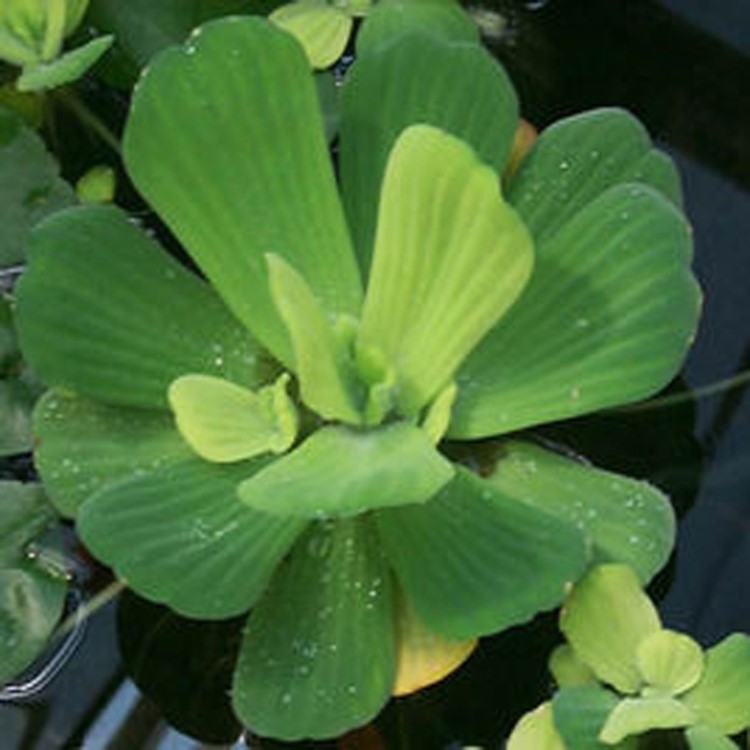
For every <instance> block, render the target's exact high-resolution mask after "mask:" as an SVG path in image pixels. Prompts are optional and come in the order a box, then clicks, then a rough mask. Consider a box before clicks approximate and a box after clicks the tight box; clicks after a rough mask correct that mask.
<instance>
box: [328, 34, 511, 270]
mask: <svg viewBox="0 0 750 750" xmlns="http://www.w3.org/2000/svg"><path fill="white" fill-rule="evenodd" d="M517 122H518V104H517V101H516V96H515V92H514V91H513V88H512V86H511V84H510V82H509V80H508V78H507V76H506V75H505V73H504V71H503V70H502V68H500V67H499V65H498V64H497V63H496V62H495V61H494V60H493V59H492V57H491V56H490V55H489V54H488V53H487V52H485V51H484V50H483V49H482V48H481V47H480V46H479V45H475V44H464V43H451V42H448V41H446V40H441V39H439V38H436V37H430V36H427V35H423V34H411V35H406V36H403V37H399V38H398V39H397V40H396V41H395V42H394V43H393V44H390V45H387V46H385V47H381V48H378V49H377V51H375V52H373V53H372V54H368V55H365V56H363V57H362V59H360V60H358V61H357V62H356V63H355V64H354V65H353V66H352V68H351V70H350V73H349V75H348V77H347V81H346V84H345V86H344V96H343V102H342V117H341V135H340V143H341V151H340V153H341V162H340V163H341V185H342V193H343V197H344V206H345V208H346V212H347V216H348V217H349V223H350V226H351V228H352V233H353V237H354V241H355V247H356V250H357V254H358V255H359V257H360V261H361V265H362V267H363V268H367V267H369V264H370V258H371V255H372V248H373V242H374V239H375V224H376V217H377V210H378V196H379V195H380V184H381V181H382V178H383V173H384V171H385V165H386V161H387V158H388V154H389V153H390V150H391V148H392V146H393V144H394V143H395V141H396V139H397V138H398V136H399V135H400V133H401V131H402V130H404V129H405V128H407V127H408V126H409V125H414V124H416V123H423V124H428V125H434V126H436V127H440V128H442V129H443V130H446V131H447V132H449V133H452V134H453V135H456V136H458V137H459V138H461V139H462V140H464V141H465V142H466V143H468V144H469V145H470V146H471V147H472V148H473V149H474V150H475V151H476V153H477V154H478V156H479V158H480V159H481V160H482V161H483V162H485V163H486V164H488V165H489V166H491V167H493V168H495V169H496V170H497V171H498V173H499V170H500V169H501V167H502V165H503V163H504V161H505V158H506V156H507V154H508V152H509V150H510V146H511V143H512V141H513V136H514V133H515V129H516V125H517Z"/></svg>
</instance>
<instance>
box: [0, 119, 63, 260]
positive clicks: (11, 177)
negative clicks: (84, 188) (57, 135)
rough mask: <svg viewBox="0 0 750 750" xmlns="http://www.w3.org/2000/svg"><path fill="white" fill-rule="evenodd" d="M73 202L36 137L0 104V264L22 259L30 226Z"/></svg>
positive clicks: (42, 145) (51, 159)
mask: <svg viewBox="0 0 750 750" xmlns="http://www.w3.org/2000/svg"><path fill="white" fill-rule="evenodd" d="M74 201H75V196H74V193H73V191H72V189H71V188H70V187H69V186H68V184H67V183H66V182H64V181H63V180H61V179H60V177H59V175H58V166H57V163H56V162H55V160H54V158H53V157H52V156H51V155H50V154H49V153H47V151H46V149H45V147H44V144H43V143H42V140H41V139H40V138H39V136H38V135H37V134H36V133H34V132H33V131H32V130H30V129H29V128H27V127H25V126H24V125H23V123H22V121H21V118H20V117H18V115H16V114H15V113H13V112H10V111H9V110H6V109H4V108H2V107H0V226H2V228H3V231H2V232H0V266H7V265H11V264H13V263H19V262H21V261H22V260H24V258H25V257H26V249H27V244H28V235H29V231H30V230H31V227H32V226H33V225H34V224H35V223H36V222H38V221H39V220H40V219H42V218H43V217H44V216H47V215H48V214H51V213H54V212H55V211H58V210H59V209H61V208H64V207H65V206H69V205H71V204H72V203H73V202H74Z"/></svg>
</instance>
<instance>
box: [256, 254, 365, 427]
mask: <svg viewBox="0 0 750 750" xmlns="http://www.w3.org/2000/svg"><path fill="white" fill-rule="evenodd" d="M266 262H267V264H268V276H269V282H270V288H271V296H272V298H273V301H274V304H275V305H276V309H277V310H278V312H279V315H280V316H281V319H282V320H283V321H284V324H285V325H286V327H287V330H288V332H289V338H290V340H291V342H292V351H293V352H294V364H295V369H296V372H297V378H298V379H299V384H300V391H301V393H302V400H303V401H304V402H305V404H306V405H307V406H309V407H310V408H311V409H313V410H314V411H316V412H317V413H318V414H320V416H321V417H324V418H325V419H331V420H341V421H343V422H349V423H351V424H359V423H360V422H361V421H362V418H361V416H360V414H359V411H358V410H357V408H356V406H355V404H354V400H353V397H352V393H351V390H350V388H351V385H350V383H347V378H346V374H345V372H344V367H345V361H344V354H345V352H341V351H340V346H339V342H338V341H337V340H336V336H335V335H334V331H333V328H332V326H331V321H329V320H328V319H327V318H326V314H325V312H324V310H323V307H322V306H321V304H320V302H319V301H318V299H317V298H316V297H315V295H314V293H313V291H312V290H311V289H310V287H309V286H308V284H307V282H306V281H305V279H304V278H302V276H301V275H300V274H299V273H297V271H296V270H295V269H294V268H292V267H291V266H290V265H289V263H287V262H286V261H285V260H283V258H281V257H280V256H278V255H267V256H266Z"/></svg>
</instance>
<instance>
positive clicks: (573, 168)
mask: <svg viewBox="0 0 750 750" xmlns="http://www.w3.org/2000/svg"><path fill="white" fill-rule="evenodd" d="M665 172H666V173H668V177H667V178H665V176H664V173H665ZM632 182H643V183H646V184H651V185H653V187H655V188H656V189H657V190H660V191H661V192H663V193H664V194H665V195H666V196H667V197H668V198H669V199H670V200H672V201H673V202H674V203H675V204H676V205H678V206H679V205H680V203H681V191H680V181H679V175H678V173H677V170H676V169H675V167H674V165H673V164H672V162H671V160H670V159H669V157H668V156H666V155H665V154H662V153H660V152H658V151H656V150H654V149H652V146H651V139H650V138H649V136H648V133H647V132H646V130H645V128H644V127H643V125H642V124H641V123H640V122H639V121H638V120H637V119H636V118H635V117H633V116H632V115H631V114H630V113H628V112H626V111H624V110H621V109H615V108H611V109H610V108H608V109H595V110H592V111H590V112H583V113H581V114H578V115H574V116H573V117H568V118H566V119H564V120H560V121H558V122H556V123H554V124H553V125H551V126H550V127H549V128H547V129H546V130H544V131H543V132H542V133H541V134H540V135H539V137H538V138H537V140H536V142H535V143H534V146H533V147H532V149H531V151H530V153H529V154H527V156H526V158H525V159H524V160H523V163H522V165H521V167H520V169H519V170H518V172H517V173H516V174H515V176H514V178H513V179H512V181H511V183H510V185H509V192H508V196H509V199H510V202H511V203H512V204H513V205H514V206H515V207H516V208H517V209H518V212H519V213H520V214H521V216H522V217H523V220H524V221H525V222H526V224H527V226H528V227H529V230H530V231H531V233H532V234H533V235H534V239H535V240H536V241H537V242H542V241H543V240H545V239H547V238H549V237H551V236H552V235H554V234H555V233H556V232H557V231H559V230H560V229H561V228H562V227H563V226H564V225H565V224H567V223H568V222H569V221H570V220H571V219H572V218H573V217H574V216H575V215H576V214H577V213H578V212H579V211H580V210H582V209H583V208H585V207H586V206H587V205H588V204H589V203H591V202H592V201H593V200H595V199H596V198H598V197H599V196H600V195H601V194H602V193H604V192H605V191H606V190H607V189H609V188H611V187H613V186H614V185H618V184H621V183H632Z"/></svg>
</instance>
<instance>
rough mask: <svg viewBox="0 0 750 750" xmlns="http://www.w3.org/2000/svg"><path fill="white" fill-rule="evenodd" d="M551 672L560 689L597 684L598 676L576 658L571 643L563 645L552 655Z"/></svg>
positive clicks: (550, 661) (550, 658) (550, 659)
mask: <svg viewBox="0 0 750 750" xmlns="http://www.w3.org/2000/svg"><path fill="white" fill-rule="evenodd" d="M549 671H550V672H551V673H552V676H553V677H554V678H555V682H556V683H557V684H558V685H559V686H560V687H569V686H573V685H589V684H591V683H596V675H595V674H594V673H593V672H592V671H591V669H590V667H588V666H586V664H584V663H583V662H582V661H581V660H580V659H579V658H578V657H577V656H576V652H575V651H574V650H573V648H572V646H571V645H570V644H569V643H563V644H561V645H560V646H558V647H557V648H556V649H555V650H554V651H553V652H552V653H551V654H550V657H549Z"/></svg>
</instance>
